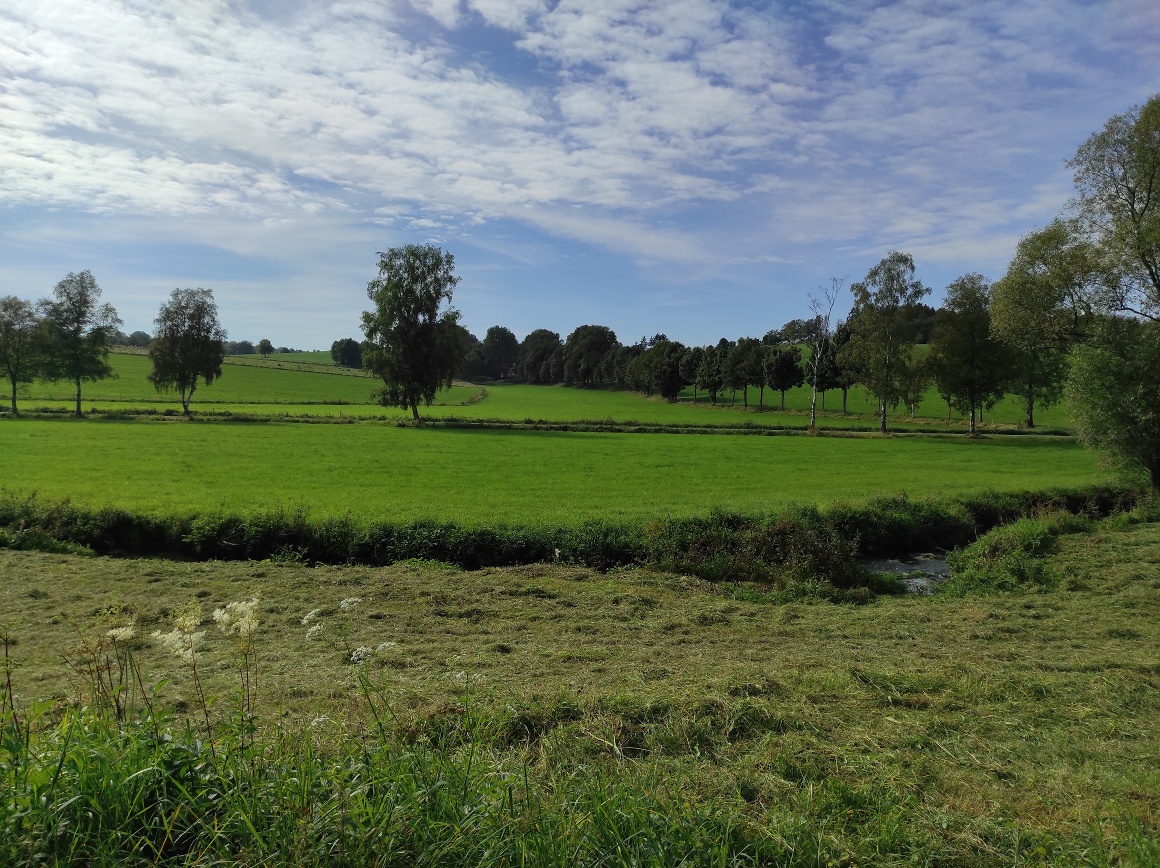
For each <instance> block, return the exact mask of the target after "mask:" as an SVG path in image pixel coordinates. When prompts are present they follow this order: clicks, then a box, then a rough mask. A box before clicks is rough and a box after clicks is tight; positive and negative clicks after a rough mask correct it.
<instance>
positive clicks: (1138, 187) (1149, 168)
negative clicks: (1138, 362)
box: [1068, 94, 1160, 321]
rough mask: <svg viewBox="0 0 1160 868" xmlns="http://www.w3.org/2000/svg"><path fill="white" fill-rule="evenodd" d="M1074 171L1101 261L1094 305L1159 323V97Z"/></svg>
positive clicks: (1109, 132)
mask: <svg viewBox="0 0 1160 868" xmlns="http://www.w3.org/2000/svg"><path fill="white" fill-rule="evenodd" d="M1068 166H1069V167H1071V168H1072V169H1074V170H1075V187H1076V191H1077V192H1078V193H1079V202H1078V204H1079V220H1080V223H1081V227H1082V230H1083V231H1084V233H1085V235H1086V237H1087V239H1088V240H1090V242H1091V243H1092V246H1093V248H1094V250H1095V252H1096V258H1097V259H1098V263H1097V265H1096V268H1097V269H1098V271H1099V272H1100V275H1099V277H1100V278H1101V279H1100V280H1099V282H1098V283H1097V285H1096V287H1095V288H1094V289H1095V291H1094V293H1093V296H1094V301H1095V304H1096V305H1097V306H1098V307H1100V308H1102V309H1104V310H1111V311H1123V312H1129V313H1133V314H1135V315H1137V316H1144V317H1147V318H1149V319H1151V320H1153V321H1157V320H1160V200H1158V197H1157V192H1156V191H1157V190H1160V94H1157V95H1156V96H1153V97H1152V98H1151V99H1149V100H1148V101H1147V102H1146V103H1144V105H1143V106H1135V107H1133V108H1131V109H1129V110H1128V111H1127V112H1125V113H1124V114H1122V115H1115V116H1113V117H1112V118H1110V119H1109V120H1108V122H1107V124H1105V125H1104V129H1103V130H1101V131H1100V132H1098V133H1095V134H1093V135H1092V136H1091V137H1090V138H1089V139H1088V140H1087V141H1086V142H1084V143H1083V144H1082V145H1081V146H1080V148H1079V150H1078V151H1076V154H1075V157H1073V158H1072V159H1071V161H1070V162H1068Z"/></svg>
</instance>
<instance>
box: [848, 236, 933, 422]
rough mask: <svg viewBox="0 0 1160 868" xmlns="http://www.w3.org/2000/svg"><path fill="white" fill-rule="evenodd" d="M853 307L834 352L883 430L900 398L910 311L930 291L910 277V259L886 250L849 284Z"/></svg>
mask: <svg viewBox="0 0 1160 868" xmlns="http://www.w3.org/2000/svg"><path fill="white" fill-rule="evenodd" d="M850 289H851V291H852V292H853V293H854V309H853V310H852V311H851V312H850V317H849V319H848V320H847V324H848V325H849V326H850V342H849V343H848V344H846V345H845V346H844V347H843V348H842V351H841V353H840V354H839V357H838V358H839V362H840V363H841V364H842V365H843V366H844V367H850V368H854V369H856V370H857V371H858V372H859V373H858V376H859V380H860V381H861V382H862V384H863V385H864V386H865V387H866V391H867V392H869V393H870V396H871V397H872V398H874V399H875V400H877V402H878V418H879V430H880V431H881V432H882V433H883V434H885V433H886V410H887V408H888V407H896V406H898V402H899V401H900V400H901V399H902V397H903V395H902V378H903V375H904V374H905V373H906V372H907V365H908V362H909V359H910V353H911V349H912V347H914V345H915V336H916V330H917V329H916V323H915V321H914V314H915V311H916V310H917V305H918V303H919V300H920V299H921V298H922V297H923V296H925V295H926V294H927V293H929V292H930V290H929V289H927V288H926V287H925V286H923V285H922V284H921V283H920V282H919V281H918V280H916V279H915V277H914V259H912V258H911V256H910V254H908V253H900V252H898V251H897V250H892V251H890V253H889V254H887V256H886V258H885V259H883V260H882V261H881V262H879V263H878V264H877V265H875V266H874V267H873V268H872V269H870V271H869V272H868V273H867V274H866V278H865V280H863V281H861V282H860V283H855V284H854V285H853V286H851V287H850Z"/></svg>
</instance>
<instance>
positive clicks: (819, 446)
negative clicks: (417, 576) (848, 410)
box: [0, 418, 1107, 524]
mask: <svg viewBox="0 0 1160 868" xmlns="http://www.w3.org/2000/svg"><path fill="white" fill-rule="evenodd" d="M1106 476H1107V474H1106V473H1104V472H1101V471H1100V470H1099V469H1098V467H1097V462H1096V459H1095V457H1094V456H1093V455H1091V454H1090V453H1088V452H1085V451H1084V450H1083V449H1082V448H1081V447H1080V446H1079V445H1078V444H1077V443H1075V442H1074V441H1073V440H1071V439H1070V438H1061V437H1048V438H1040V437H1033V436H1021V437H992V438H984V439H980V440H976V441H968V440H966V439H965V438H959V437H924V436H898V437H894V438H888V439H882V438H879V437H837V436H834V437H808V436H804V435H781V436H770V437H756V436H748V437H743V436H728V435H674V434H663V435H644V434H587V433H568V432H536V431H508V430H487V431H465V430H457V429H410V428H398V427H395V426H387V425H367V424H351V425H334V424H321V425H302V424H282V423H275V422H267V423H228V424H227V423H197V422H194V423H186V422H183V421H173V422H169V421H165V420H156V421H140V420H138V421H134V420H129V421H122V420H112V419H110V420H94V419H84V420H71V419H54V420H42V419H31V418H30V419H9V420H5V421H4V422H3V423H0V478H2V479H3V480H4V485H5V486H6V487H7V488H9V489H11V490H14V491H22V492H32V491H36V492H39V493H40V494H41V495H44V496H47V497H53V498H63V497H70V498H73V499H75V500H77V501H79V502H81V503H86V504H90V505H103V504H113V505H118V506H122V507H125V508H128V509H132V510H134V511H158V512H166V513H170V512H184V513H190V512H202V511H207V510H219V509H220V510H226V511H232V512H239V511H241V512H245V511H249V510H253V509H266V508H270V507H273V506H286V507H292V508H293V507H299V506H301V507H305V508H307V509H308V510H310V512H311V514H313V515H316V516H317V515H343V514H346V513H353V514H356V515H358V516H360V517H366V518H391V519H414V518H440V519H455V520H458V521H459V522H461V523H463V524H488V523H492V524H494V523H499V524H516V523H536V522H541V521H543V522H552V523H556V522H559V523H567V522H571V521H575V520H577V519H586V518H598V517H607V518H618V519H634V520H645V519H649V518H655V517H660V516H664V515H690V514H701V513H705V512H707V511H708V510H710V509H712V508H714V507H721V508H727V509H731V510H738V511H744V512H758V511H763V510H768V509H773V508H775V507H779V506H782V505H785V504H786V503H789V502H797V503H816V504H826V503H829V502H831V501H835V500H847V501H850V500H860V499H864V498H868V497H871V496H874V495H878V494H896V493H898V492H901V491H905V492H907V493H908V494H909V495H911V496H913V497H918V496H922V495H928V494H936V493H941V494H948V495H951V494H956V493H962V492H974V491H979V490H982V489H987V488H993V489H996V490H999V491H1019V490H1025V489H1043V488H1049V487H1053V486H1084V485H1090V484H1093V483H1097V482H1100V481H1103V480H1104V479H1105V478H1106Z"/></svg>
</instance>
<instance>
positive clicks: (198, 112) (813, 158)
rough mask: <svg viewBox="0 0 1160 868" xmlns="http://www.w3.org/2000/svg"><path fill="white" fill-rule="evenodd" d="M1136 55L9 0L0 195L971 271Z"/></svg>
mask: <svg viewBox="0 0 1160 868" xmlns="http://www.w3.org/2000/svg"><path fill="white" fill-rule="evenodd" d="M1156 44H1160V7H1157V6H1156V5H1155V3H1154V2H1151V0H1111V2H1104V3H1098V4H1090V3H1083V2H1068V0H1024V2H1017V3H1011V2H1006V0H1002V2H985V0H984V2H964V3H957V2H943V3H938V4H930V3H926V2H898V3H888V4H872V3H865V4H861V3H856V4H845V3H841V4H839V3H823V4H792V3H785V4H780V3H773V4H770V5H756V6H754V5H750V4H738V5H731V4H727V3H722V2H710V0H667V2H646V0H560V2H558V3H548V2H546V0H545V2H541V0H427V2H420V0H412V2H411V3H405V2H402V0H397V2H393V3H390V2H370V0H336V2H329V3H320V4H314V3H302V4H300V5H293V4H275V3H257V2H253V3H250V4H244V3H230V2H219V0H193V2H190V0H182V2H176V0H147V2H146V0H119V2H117V0H52V2H35V0H26V2H23V3H21V4H19V5H18V6H9V8H8V11H6V12H0V196H2V197H3V201H4V202H5V203H6V206H7V207H8V209H9V210H11V209H13V208H17V207H32V208H46V207H48V208H56V209H60V210H62V211H66V212H84V213H95V214H100V215H105V216H107V217H109V218H113V219H116V218H118V217H131V218H133V219H134V220H135V221H137V224H138V225H139V223H140V218H142V217H144V218H148V219H151V220H154V221H156V223H157V225H158V226H159V227H160V226H166V225H167V226H170V227H172V226H175V225H177V224H178V223H179V222H180V221H185V220H187V219H190V218H194V219H195V220H196V221H199V223H198V224H197V225H207V224H215V223H216V224H218V225H219V226H220V225H222V224H225V225H231V224H233V225H247V226H252V225H254V224H258V225H261V226H267V227H272V228H271V231H275V230H276V229H277V227H278V226H281V225H289V224H293V225H295V226H298V227H303V226H305V227H309V226H312V225H326V226H333V227H339V226H344V225H345V226H362V227H367V226H384V225H385V226H387V227H390V228H392V229H393V230H395V231H398V232H409V233H412V234H415V235H418V236H422V237H431V238H436V239H446V238H454V237H457V236H460V235H463V234H464V233H474V234H475V235H477V236H478V235H479V234H480V233H481V232H482V233H484V234H486V228H481V227H488V226H495V225H499V224H505V225H506V224H509V223H514V224H517V225H522V226H525V227H529V228H531V229H533V230H534V231H535V232H536V233H538V235H539V236H540V237H546V238H549V239H550V238H560V239H569V240H572V241H575V242H581V243H584V244H587V245H591V246H593V248H594V249H596V250H606V251H610V252H612V253H614V254H619V255H622V256H627V257H629V258H630V259H632V260H634V261H636V262H637V263H639V264H641V265H643V266H644V267H646V268H647V267H650V264H652V263H668V264H673V263H675V264H677V266H678V267H679V268H681V269H682V270H685V271H687V270H688V269H690V268H692V269H694V270H695V271H696V270H706V269H707V271H709V272H715V273H717V274H718V276H720V275H721V274H726V275H727V274H728V272H729V269H730V267H731V265H730V264H731V263H734V264H735V263H751V262H753V261H754V260H755V259H756V260H762V261H772V262H776V261H794V260H801V259H803V258H805V257H808V256H810V255H816V251H817V250H819V249H830V250H834V249H845V250H854V251H870V250H879V249H882V250H884V249H885V248H887V247H890V246H905V247H907V249H911V250H912V251H913V252H915V253H916V254H919V253H925V254H927V255H928V256H930V257H932V258H934V259H942V260H947V261H953V260H956V259H958V258H965V257H971V256H975V257H979V256H981V257H984V258H987V257H990V259H991V260H994V259H995V258H996V257H997V256H999V255H1000V251H1001V250H1003V249H1005V248H1006V247H1009V245H1010V242H1011V239H1012V238H1013V237H1014V236H1016V235H1018V234H1019V233H1020V232H1022V231H1025V229H1026V228H1027V227H1028V225H1030V224H1031V223H1035V222H1042V221H1043V220H1044V219H1046V218H1047V217H1049V216H1050V214H1051V213H1053V212H1054V211H1055V210H1056V209H1058V207H1059V206H1060V204H1061V203H1062V201H1063V199H1064V198H1065V197H1066V196H1067V193H1068V189H1069V183H1068V182H1069V179H1068V177H1067V175H1066V173H1065V172H1064V171H1063V169H1062V161H1063V159H1065V158H1066V157H1067V156H1068V155H1069V153H1071V152H1072V151H1073V150H1074V148H1075V146H1076V145H1077V144H1078V142H1079V141H1082V139H1083V138H1084V137H1085V136H1086V135H1087V134H1088V133H1090V132H1091V131H1093V130H1094V129H1095V128H1096V127H1097V126H1099V125H1100V124H1101V123H1102V121H1103V120H1104V119H1106V117H1107V116H1108V115H1109V114H1110V113H1112V112H1114V111H1122V110H1124V109H1126V108H1127V107H1128V105H1130V104H1131V103H1132V102H1135V101H1139V100H1140V99H1143V98H1146V97H1147V96H1148V95H1149V94H1148V93H1147V91H1146V90H1145V89H1143V88H1144V85H1143V84H1142V83H1145V82H1148V81H1155V80H1156V74H1157V72H1160V61H1158V57H1160V53H1157V52H1156V51H1155V45H1156ZM243 234H244V233H243ZM230 235H231V233H229V232H225V233H220V232H219V233H218V236H217V237H214V238H207V239H206V240H207V243H211V244H221V245H222V246H226V247H229V246H230V242H229V240H228V237H229V236H230Z"/></svg>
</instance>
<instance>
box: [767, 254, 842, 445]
mask: <svg viewBox="0 0 1160 868" xmlns="http://www.w3.org/2000/svg"><path fill="white" fill-rule="evenodd" d="M845 283H846V279H845V278H844V277H831V278H830V285H829V286H820V287H818V289H817V291H816V292H811V293H810V294H809V303H810V312H811V313H812V314H813V317H811V319H810V322H812V323H813V328H811V329H809V335H808V341H809V346H810V358H809V362H808V363H807V364H808V370H807V375H808V379H809V383H810V428H814V427H816V426H817V421H818V390H819V389H820V390H821V392H822V406H823V409H824V408H825V402H826V389H827V388H830V381H831V380H832V379H834V378H836V376H837V370H836V368H837V365H836V359H835V357H834V329H833V325H832V320H833V315H834V305H835V304H837V303H838V296H839V295H840V294H841V292H842V289H843V287H844V285H845ZM782 331H783V332H784V331H785V329H783V330H782ZM784 405H785V393H784V392H783V393H782V409H783V410H784V409H785V406H784Z"/></svg>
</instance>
